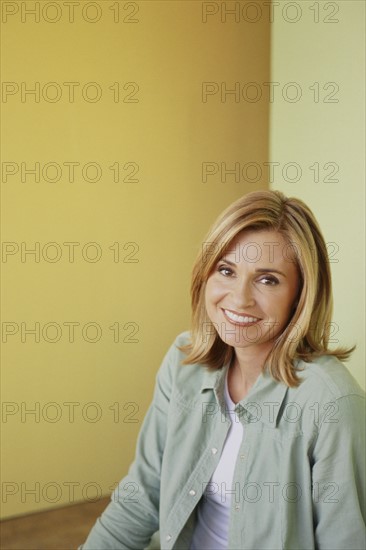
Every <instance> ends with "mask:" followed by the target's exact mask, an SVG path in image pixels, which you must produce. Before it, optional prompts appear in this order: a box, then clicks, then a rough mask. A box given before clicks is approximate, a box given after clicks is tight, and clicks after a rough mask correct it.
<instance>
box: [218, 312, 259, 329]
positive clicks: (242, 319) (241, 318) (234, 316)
mask: <svg viewBox="0 0 366 550" xmlns="http://www.w3.org/2000/svg"><path fill="white" fill-rule="evenodd" d="M222 311H223V312H224V315H225V317H227V319H228V320H229V321H230V322H231V323H234V324H236V325H253V324H254V323H257V322H258V321H260V320H261V319H259V317H252V316H250V315H239V314H238V313H234V312H233V311H230V310H229V309H223V310H222Z"/></svg>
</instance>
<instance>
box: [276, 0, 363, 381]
mask: <svg viewBox="0 0 366 550" xmlns="http://www.w3.org/2000/svg"><path fill="white" fill-rule="evenodd" d="M290 4H292V7H291V6H290ZM293 5H294V3H293V2H292V3H288V2H280V5H279V6H277V7H276V8H275V11H274V12H273V16H274V19H273V26H272V43H271V81H272V82H273V83H275V84H274V85H273V87H274V90H275V92H274V94H275V95H274V97H273V98H272V103H271V106H270V113H271V115H270V120H271V131H270V160H271V163H278V164H272V167H273V177H272V178H269V181H270V187H272V188H273V189H279V190H281V191H283V192H285V193H286V194H288V195H294V196H297V197H300V198H302V199H303V200H305V202H307V203H308V204H309V205H310V206H311V208H312V209H313V211H314V213H315V215H316V216H317V218H318V220H319V223H320V225H321V227H322V229H323V232H324V236H325V239H326V241H327V243H329V245H328V246H329V249H328V250H329V252H330V255H331V259H332V263H331V269H332V274H333V285H334V301H335V312H334V335H333V338H334V339H335V340H339V343H341V344H344V345H353V344H357V350H356V351H355V353H354V354H353V356H352V358H351V360H350V361H349V362H348V363H347V364H348V365H349V368H350V370H351V372H352V373H353V374H354V376H355V377H356V379H357V380H358V381H359V383H360V384H361V385H362V386H363V387H364V386H365V351H364V350H365V346H364V340H365V317H364V281H365V270H364V260H363V258H364V250H365V229H364V228H365V225H364V205H365V181H364V168H365V165H364V153H365V134H364V131H365V108H364V106H365V103H364V102H365V54H364V39H365V36H364V32H365V28H364V24H365V23H364V22H365V3H364V2H359V1H357V0H345V1H344V0H341V1H339V0H338V1H337V2H328V3H324V2H315V3H312V2H298V3H297V6H298V7H297V8H296V6H295V7H294V6H293ZM286 6H287V8H286ZM291 21H292V22H291ZM290 83H292V84H290ZM295 99H298V101H295ZM295 163H296V164H295ZM296 180H297V181H296ZM333 180H334V181H333Z"/></svg>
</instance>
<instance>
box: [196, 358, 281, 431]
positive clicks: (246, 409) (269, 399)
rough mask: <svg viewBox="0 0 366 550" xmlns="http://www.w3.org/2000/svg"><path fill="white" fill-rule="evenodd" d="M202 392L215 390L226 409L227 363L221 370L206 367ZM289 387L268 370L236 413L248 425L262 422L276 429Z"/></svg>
mask: <svg viewBox="0 0 366 550" xmlns="http://www.w3.org/2000/svg"><path fill="white" fill-rule="evenodd" d="M203 368H204V369H205V372H204V375H203V378H202V384H201V389H200V391H201V392H203V391H205V390H210V389H211V390H213V391H214V392H215V395H216V398H217V399H218V401H219V404H220V406H224V407H225V403H224V395H223V394H224V385H225V376H226V373H227V371H228V369H229V363H226V364H225V365H224V366H223V367H222V368H221V369H218V370H216V371H210V370H208V369H207V368H206V367H203ZM287 390H288V386H286V384H284V383H283V382H277V380H274V378H272V376H271V375H270V374H269V372H268V371H267V370H265V371H263V372H262V373H261V374H260V375H259V376H258V378H257V380H256V381H255V384H254V385H253V386H252V388H251V389H250V391H249V393H248V394H247V395H246V396H245V397H244V399H242V400H241V401H239V403H237V404H236V412H237V413H238V414H239V416H243V417H244V418H245V420H246V422H248V423H252V422H257V421H262V422H264V423H265V424H266V425H267V426H269V427H271V428H275V427H276V425H277V419H278V414H279V411H280V409H281V405H282V402H283V400H284V399H285V395H286V393H287Z"/></svg>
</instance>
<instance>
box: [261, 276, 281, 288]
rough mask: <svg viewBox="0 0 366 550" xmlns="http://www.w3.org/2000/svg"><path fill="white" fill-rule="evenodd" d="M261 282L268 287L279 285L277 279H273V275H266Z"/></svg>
mask: <svg viewBox="0 0 366 550" xmlns="http://www.w3.org/2000/svg"><path fill="white" fill-rule="evenodd" d="M260 282H261V283H263V284H264V285H266V286H271V285H272V286H274V285H278V283H279V280H278V279H277V278H276V277H273V275H265V277H262V278H261V279H260Z"/></svg>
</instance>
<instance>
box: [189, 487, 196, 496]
mask: <svg viewBox="0 0 366 550" xmlns="http://www.w3.org/2000/svg"><path fill="white" fill-rule="evenodd" d="M189 494H190V495H191V497H194V495H195V494H196V491H195V490H194V489H191V490H190V491H189Z"/></svg>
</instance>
